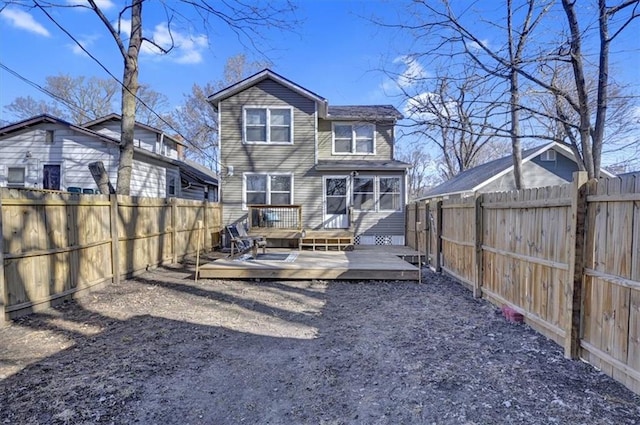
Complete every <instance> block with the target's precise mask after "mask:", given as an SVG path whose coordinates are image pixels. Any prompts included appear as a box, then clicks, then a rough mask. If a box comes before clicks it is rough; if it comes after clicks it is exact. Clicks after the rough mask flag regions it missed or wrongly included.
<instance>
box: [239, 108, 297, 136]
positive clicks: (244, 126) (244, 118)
mask: <svg viewBox="0 0 640 425" xmlns="http://www.w3.org/2000/svg"><path fill="white" fill-rule="evenodd" d="M247 109H265V110H266V112H267V116H266V133H267V141H266V142H249V141H247ZM271 109H288V110H289V112H290V114H291V125H290V126H289V142H272V141H271V125H270V122H271V112H270V111H271ZM293 112H294V111H293V107H292V106H287V105H267V106H265V105H244V106H243V107H242V143H243V144H245V145H285V146H289V145H293V144H294V140H293V135H294V133H295V132H294V131H293V122H294V119H293V116H294V114H293Z"/></svg>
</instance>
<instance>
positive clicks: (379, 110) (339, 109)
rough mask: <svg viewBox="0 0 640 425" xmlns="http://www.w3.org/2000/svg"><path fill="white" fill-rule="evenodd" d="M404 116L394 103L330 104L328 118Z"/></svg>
mask: <svg viewBox="0 0 640 425" xmlns="http://www.w3.org/2000/svg"><path fill="white" fill-rule="evenodd" d="M402 118H404V117H403V116H402V114H401V113H400V112H398V110H397V109H396V108H395V107H394V106H392V105H358V106H356V105H353V106H351V105H349V106H329V113H328V114H327V119H332V120H368V121H371V120H394V121H395V120H401V119H402Z"/></svg>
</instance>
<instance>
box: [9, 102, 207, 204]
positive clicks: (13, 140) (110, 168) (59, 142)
mask: <svg viewBox="0 0 640 425" xmlns="http://www.w3.org/2000/svg"><path fill="white" fill-rule="evenodd" d="M114 118H116V119H117V120H118V121H119V119H120V117H119V116H117V115H110V116H108V117H107V118H105V119H101V120H96V121H93V122H91V123H89V124H90V125H91V126H92V128H88V127H85V126H79V125H74V124H71V123H68V122H66V121H64V120H62V119H59V118H56V117H52V116H50V115H39V116H36V117H33V118H30V119H27V120H24V121H21V122H18V123H15V124H11V125H8V126H6V127H3V128H0V186H7V187H21V188H34V189H49V190H63V191H83V192H85V193H93V192H97V191H98V188H97V186H96V183H95V181H94V179H93V176H92V175H91V172H90V170H89V168H88V165H89V164H90V163H92V162H96V161H101V162H102V163H103V164H104V167H105V170H106V171H107V174H108V175H109V180H110V181H111V183H112V184H113V185H114V186H115V182H116V178H117V170H118V161H119V158H120V142H119V137H120V133H119V132H116V131H114V126H113V123H114ZM118 128H119V123H118ZM158 133H162V132H161V131H160V130H156V129H153V128H152V127H148V126H144V125H142V124H136V130H135V136H134V137H135V139H136V147H135V150H134V159H133V170H132V176H131V195H132V196H147V197H160V198H165V197H173V196H175V197H184V198H188V199H201V200H202V199H208V200H211V201H213V200H216V199H217V179H216V177H215V174H214V173H213V171H211V170H207V169H204V167H201V168H200V167H198V168H196V167H194V165H193V164H191V163H187V162H185V161H181V160H179V159H178V156H179V146H181V145H180V144H179V142H177V141H176V140H175V139H173V138H170V137H167V136H158ZM151 140H153V141H154V142H153V143H151ZM163 153H166V154H167V155H163ZM183 189H184V190H183Z"/></svg>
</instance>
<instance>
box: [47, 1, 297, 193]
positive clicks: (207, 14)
mask: <svg viewBox="0 0 640 425" xmlns="http://www.w3.org/2000/svg"><path fill="white" fill-rule="evenodd" d="M87 2H88V5H86V6H85V5H80V4H75V3H73V5H72V7H87V8H89V9H90V10H92V11H93V12H94V13H95V15H96V16H97V17H98V19H99V21H100V22H101V23H102V24H103V25H104V27H105V28H106V29H107V31H108V32H109V33H110V34H111V37H112V38H113V40H114V42H115V44H116V46H117V48H118V51H119V53H120V55H121V57H122V60H123V76H122V96H121V115H122V120H121V131H120V137H121V143H120V162H119V165H118V181H117V186H116V191H117V193H118V194H122V195H128V194H129V193H130V186H131V170H132V164H133V129H134V125H135V117H136V104H137V95H138V90H139V82H138V75H139V62H138V59H139V56H140V52H141V49H142V43H143V42H145V43H149V45H152V46H154V48H155V49H157V50H158V51H159V52H162V53H165V54H166V53H169V52H170V51H171V50H172V49H173V48H174V47H175V44H174V40H173V36H172V34H173V33H172V30H173V27H172V23H173V22H174V21H178V20H182V21H184V22H188V23H189V24H190V25H191V26H193V25H194V24H198V20H197V19H196V20H195V21H194V20H193V19H192V18H193V15H195V16H197V17H198V19H199V22H200V24H201V25H202V27H204V28H205V29H207V30H208V29H210V28H212V25H213V23H212V21H213V20H216V21H218V22H221V23H222V24H223V25H225V26H226V27H228V28H230V29H231V30H233V31H234V32H235V33H236V34H238V36H239V37H241V38H243V39H244V40H245V41H246V42H247V43H249V44H250V45H252V46H253V47H254V48H257V46H258V45H257V42H256V40H260V39H261V37H260V29H261V28H265V27H277V28H280V29H293V28H295V26H296V22H295V21H294V20H293V19H291V17H292V12H293V11H294V10H295V7H294V5H293V4H292V3H290V2H288V1H285V2H265V3H260V4H254V3H251V2H242V1H239V0H236V1H228V2H216V3H213V2H209V1H205V0H179V1H176V2H171V3H170V2H158V3H157V4H158V5H159V7H161V8H163V12H164V13H165V15H166V16H167V28H166V29H167V32H168V34H169V35H170V38H171V43H170V44H169V45H160V44H159V43H156V42H155V41H154V40H152V39H149V38H147V37H144V35H143V16H144V15H143V13H142V12H143V5H148V6H149V7H152V5H156V3H150V2H145V1H144V0H131V2H130V3H129V2H127V4H126V5H125V6H124V7H123V8H122V9H121V10H120V11H119V13H118V14H117V19H116V21H115V23H114V20H113V17H111V18H110V17H109V16H107V15H106V14H105V12H104V10H103V9H102V8H101V7H100V5H99V4H98V3H99V2H97V1H96V0H87ZM34 4H36V6H37V7H39V8H41V10H43V11H45V9H46V8H49V7H59V8H62V7H69V4H68V3H56V2H49V1H44V0H42V1H35V0H34ZM189 14H192V16H188V15H189ZM47 16H49V17H50V18H51V19H53V17H51V15H50V14H47ZM126 17H128V18H129V20H128V21H127V27H123V23H124V22H125V19H126ZM129 23H130V27H128V24H129Z"/></svg>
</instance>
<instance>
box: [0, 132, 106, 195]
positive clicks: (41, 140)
mask: <svg viewBox="0 0 640 425" xmlns="http://www.w3.org/2000/svg"><path fill="white" fill-rule="evenodd" d="M46 130H53V131H54V142H53V144H47V143H45V131H46ZM27 152H30V154H31V158H28V159H27V158H26V153H27ZM118 157H119V150H118V146H117V145H116V144H115V143H109V142H105V141H101V140H99V139H97V138H95V137H91V136H88V135H85V134H81V133H77V132H75V131H73V130H71V129H69V128H68V127H64V126H60V125H56V124H45V123H43V124H40V125H38V126H36V127H32V128H29V129H27V130H25V131H22V132H15V133H12V134H10V135H7V136H5V137H3V138H2V139H0V186H6V185H7V169H8V167H25V169H26V172H25V187H27V188H34V189H41V188H42V168H43V166H44V165H45V164H59V165H60V166H61V167H60V168H61V170H60V171H61V176H60V189H61V190H67V188H69V187H81V188H89V189H97V187H96V184H95V182H94V180H93V177H92V176H91V173H90V172H89V168H88V164H89V163H91V162H95V161H102V162H103V163H104V166H105V168H106V170H107V172H108V173H109V177H110V179H111V181H112V182H113V183H114V184H115V178H116V174H117V167H118Z"/></svg>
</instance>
